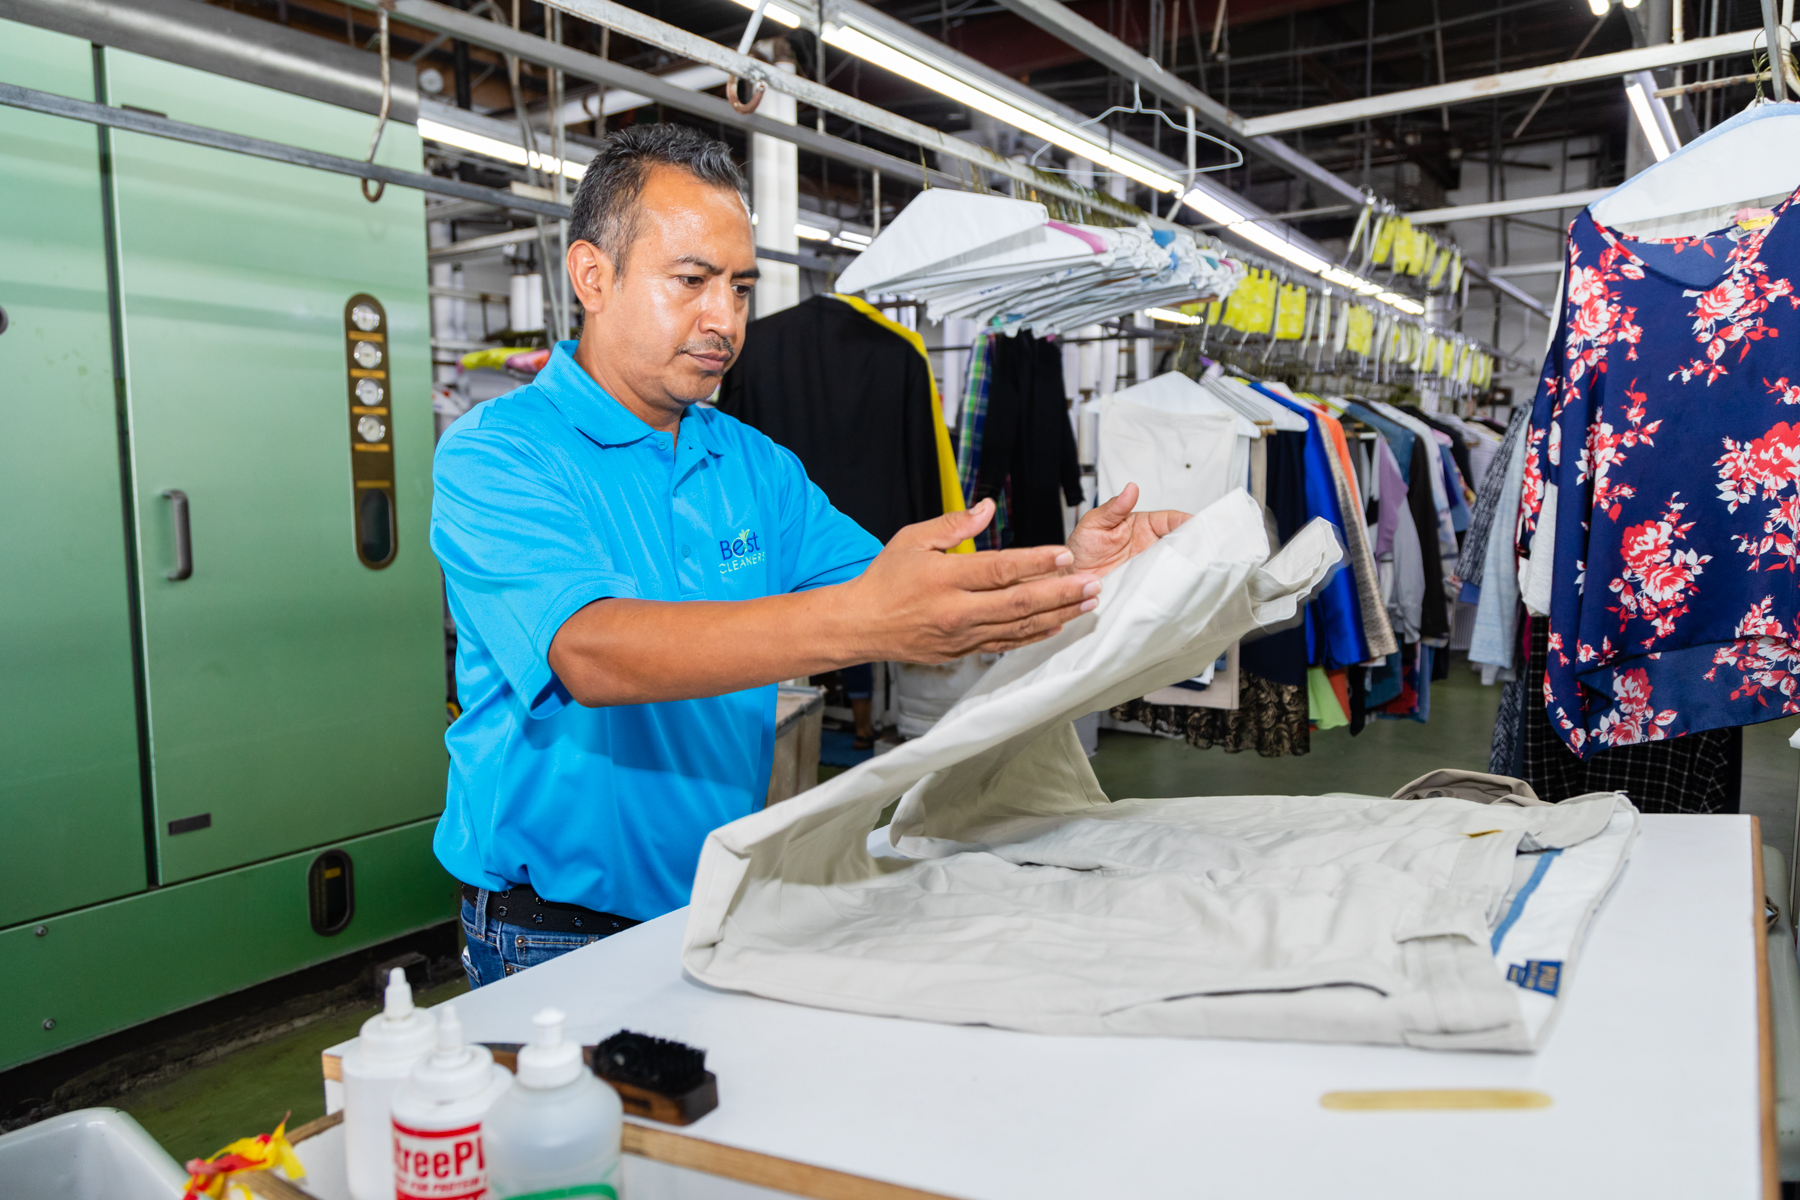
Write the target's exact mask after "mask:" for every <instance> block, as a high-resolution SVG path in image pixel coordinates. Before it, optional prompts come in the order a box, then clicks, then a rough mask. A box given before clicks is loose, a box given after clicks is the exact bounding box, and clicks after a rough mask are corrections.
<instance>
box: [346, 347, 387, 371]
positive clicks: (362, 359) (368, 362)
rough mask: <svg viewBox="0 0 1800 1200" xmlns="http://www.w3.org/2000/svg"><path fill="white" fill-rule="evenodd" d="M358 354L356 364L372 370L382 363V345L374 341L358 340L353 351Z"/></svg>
mask: <svg viewBox="0 0 1800 1200" xmlns="http://www.w3.org/2000/svg"><path fill="white" fill-rule="evenodd" d="M352 353H354V354H355V355H356V365H357V366H359V367H362V368H363V369H364V370H370V369H373V368H375V367H378V366H380V365H381V347H380V346H377V345H376V344H375V343H374V342H358V343H356V349H355V350H354V351H352Z"/></svg>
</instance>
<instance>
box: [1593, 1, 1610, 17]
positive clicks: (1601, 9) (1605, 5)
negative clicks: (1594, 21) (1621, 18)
mask: <svg viewBox="0 0 1800 1200" xmlns="http://www.w3.org/2000/svg"><path fill="white" fill-rule="evenodd" d="M1611 8H1612V0H1588V11H1589V12H1591V13H1593V14H1594V15H1595V16H1596V17H1604V16H1605V15H1606V14H1607V12H1608V10H1610V9H1611Z"/></svg>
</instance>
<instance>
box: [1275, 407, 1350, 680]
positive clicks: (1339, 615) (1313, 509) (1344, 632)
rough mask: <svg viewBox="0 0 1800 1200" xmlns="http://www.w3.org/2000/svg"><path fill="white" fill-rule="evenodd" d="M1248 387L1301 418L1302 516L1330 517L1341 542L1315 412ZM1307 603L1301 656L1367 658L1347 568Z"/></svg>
mask: <svg viewBox="0 0 1800 1200" xmlns="http://www.w3.org/2000/svg"><path fill="white" fill-rule="evenodd" d="M1250 386H1251V387H1253V388H1255V389H1256V390H1257V391H1258V392H1260V393H1262V394H1263V395H1265V396H1267V397H1268V398H1269V399H1271V400H1273V401H1275V403H1277V404H1279V405H1281V406H1282V407H1283V408H1287V409H1289V410H1291V411H1293V412H1295V413H1298V414H1299V415H1300V416H1302V417H1304V418H1306V516H1307V519H1309V520H1310V519H1312V518H1313V517H1324V518H1325V519H1326V520H1327V521H1330V522H1331V525H1332V528H1334V529H1336V530H1337V535H1338V539H1339V541H1340V542H1342V540H1343V537H1344V514H1343V512H1342V510H1340V509H1339V508H1338V501H1337V482H1336V478H1335V476H1333V475H1332V473H1331V462H1330V460H1329V459H1327V458H1326V457H1325V456H1326V455H1328V454H1332V453H1335V451H1334V450H1333V449H1332V448H1331V445H1330V443H1329V442H1328V441H1327V440H1326V435H1325V432H1324V430H1322V429H1320V428H1319V418H1318V414H1317V413H1314V412H1313V411H1312V410H1310V409H1308V408H1307V407H1306V406H1305V405H1303V404H1295V403H1294V402H1293V401H1291V400H1289V399H1288V398H1287V397H1285V396H1282V395H1279V394H1278V393H1276V392H1274V391H1272V390H1271V389H1269V388H1266V387H1264V386H1262V385H1261V384H1260V383H1252V384H1251V385H1250ZM1308 608H1309V610H1311V609H1313V608H1316V609H1317V610H1318V621H1317V622H1312V621H1309V622H1308V629H1307V644H1306V653H1307V661H1309V662H1311V663H1312V664H1313V665H1315V666H1320V667H1324V668H1325V669H1326V670H1335V669H1337V668H1338V667H1347V666H1349V665H1351V664H1352V663H1359V662H1367V661H1368V659H1369V643H1368V641H1367V640H1366V639H1365V638H1364V637H1363V630H1362V606H1361V605H1360V604H1358V603H1357V600H1356V577H1355V576H1354V575H1353V574H1352V573H1351V572H1349V571H1343V570H1340V571H1338V572H1337V573H1336V574H1335V575H1333V576H1332V578H1331V582H1330V583H1328V584H1326V585H1325V590H1324V591H1322V592H1320V593H1319V596H1318V599H1316V600H1314V601H1313V602H1312V604H1311V605H1309V606H1308ZM1320 627H1323V629H1324V638H1323V642H1324V645H1323V646H1322V647H1321V646H1320V644H1319V643H1320V638H1319V635H1318V632H1317V630H1318V629H1319V628H1320Z"/></svg>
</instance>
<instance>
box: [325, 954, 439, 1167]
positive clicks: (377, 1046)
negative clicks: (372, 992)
mask: <svg viewBox="0 0 1800 1200" xmlns="http://www.w3.org/2000/svg"><path fill="white" fill-rule="evenodd" d="M386 1000H387V1004H386V1007H385V1008H384V1009H383V1010H382V1012H381V1014H380V1015H378V1016H373V1017H370V1018H369V1019H368V1020H367V1021H364V1022H363V1027H362V1036H360V1037H358V1038H357V1039H356V1041H354V1042H352V1043H350V1048H349V1049H348V1050H346V1051H345V1052H344V1056H343V1062H342V1071H343V1081H344V1167H345V1170H346V1173H347V1174H348V1176H349V1183H350V1196H351V1200H394V1126H393V1107H394V1093H395V1092H397V1091H399V1090H400V1085H401V1084H402V1083H404V1082H406V1077H407V1076H408V1075H410V1074H412V1069H413V1067H414V1066H416V1065H417V1064H418V1062H419V1060H420V1059H422V1058H424V1057H425V1056H426V1055H427V1054H430V1053H431V1047H432V1044H433V1043H434V1042H435V1041H436V1038H437V1019H436V1018H435V1017H433V1016H432V1015H431V1013H430V1012H428V1011H426V1010H425V1009H422V1008H414V1007H413V997H412V988H411V987H410V986H409V985H408V984H407V982H406V972H405V971H402V970H401V969H400V968H398V967H396V968H394V970H393V971H391V972H389V974H388V983H387V996H386Z"/></svg>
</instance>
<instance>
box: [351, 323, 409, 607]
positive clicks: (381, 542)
mask: <svg viewBox="0 0 1800 1200" xmlns="http://www.w3.org/2000/svg"><path fill="white" fill-rule="evenodd" d="M387 334H388V327H387V310H386V309H384V308H383V307H382V306H381V301H379V300H377V299H375V297H373V296H370V295H368V294H366V293H362V294H358V295H355V296H352V297H350V300H349V302H348V303H346V304H345V305H344V369H345V372H346V375H345V379H346V383H347V390H348V393H349V397H350V478H351V480H352V488H353V499H352V503H353V504H354V505H355V510H354V516H355V528H356V557H357V558H358V559H360V560H361V561H362V564H363V566H365V567H368V568H369V569H371V570H375V571H379V570H380V569H381V568H383V567H385V566H387V565H388V564H389V563H391V562H393V561H394V556H395V555H396V554H397V553H399V550H400V545H399V538H398V531H399V521H398V518H397V516H396V513H395V509H394V502H395V499H396V496H395V491H394V438H393V433H394V421H393V413H392V400H393V381H392V380H391V379H390V378H389V375H388V337H387Z"/></svg>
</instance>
